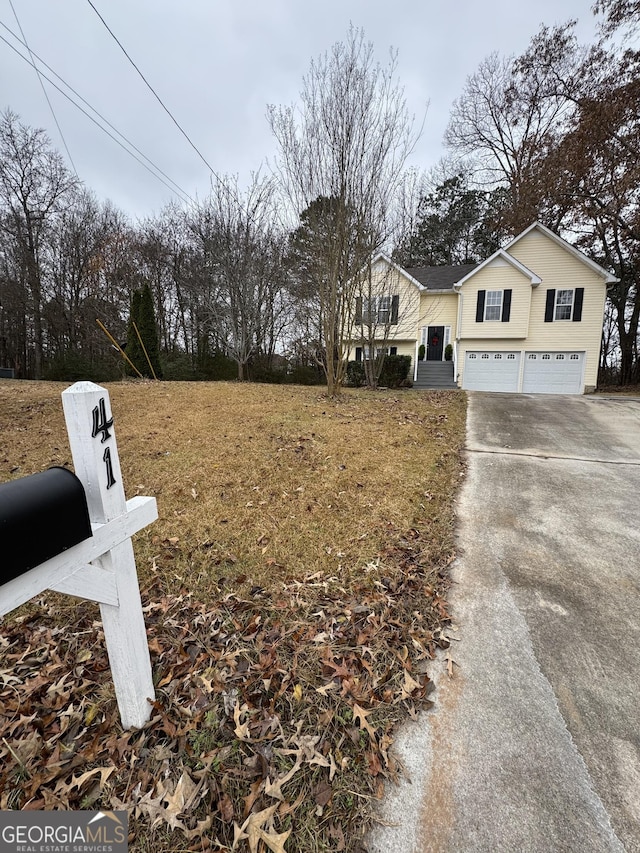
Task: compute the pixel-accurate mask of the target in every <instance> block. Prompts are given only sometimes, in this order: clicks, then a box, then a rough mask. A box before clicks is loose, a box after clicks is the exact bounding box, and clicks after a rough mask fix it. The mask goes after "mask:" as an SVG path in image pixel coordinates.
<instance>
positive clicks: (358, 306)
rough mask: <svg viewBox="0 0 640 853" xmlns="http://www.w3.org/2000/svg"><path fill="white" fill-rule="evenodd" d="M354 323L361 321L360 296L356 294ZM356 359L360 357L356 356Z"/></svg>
mask: <svg viewBox="0 0 640 853" xmlns="http://www.w3.org/2000/svg"><path fill="white" fill-rule="evenodd" d="M356 323H357V324H358V325H360V324H361V323H362V296H356ZM356 361H360V359H359V358H356Z"/></svg>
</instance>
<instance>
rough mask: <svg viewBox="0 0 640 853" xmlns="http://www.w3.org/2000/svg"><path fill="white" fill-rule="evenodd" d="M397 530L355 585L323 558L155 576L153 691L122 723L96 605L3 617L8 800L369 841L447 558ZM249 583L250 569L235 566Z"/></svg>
mask: <svg viewBox="0 0 640 853" xmlns="http://www.w3.org/2000/svg"><path fill="white" fill-rule="evenodd" d="M427 554H428V543H427V541H426V538H425V534H424V533H422V532H420V531H418V530H416V529H412V530H409V531H407V532H406V533H405V534H404V535H402V536H398V535H396V534H393V532H392V531H390V539H389V542H388V544H387V546H386V547H385V548H384V550H382V551H381V552H380V553H379V555H378V557H377V559H376V560H375V561H373V562H371V563H370V564H369V565H367V566H366V567H365V568H364V569H363V571H362V573H361V577H360V579H359V580H358V581H356V582H353V583H351V584H350V585H349V588H348V590H347V589H345V588H344V587H341V586H340V581H339V579H338V578H336V577H330V576H322V575H321V574H320V573H317V574H315V575H312V576H310V577H309V576H308V577H301V578H300V579H299V580H293V581H288V582H284V581H283V582H282V583H280V584H279V589H277V591H274V590H275V589H276V587H275V586H274V587H272V589H271V591H269V590H266V589H264V588H261V587H259V586H251V585H250V584H251V582H248V583H247V582H245V583H244V585H243V584H242V583H239V584H236V586H235V588H234V592H232V593H227V594H225V590H224V588H222V589H220V590H219V595H218V596H217V598H212V599H211V600H209V601H208V602H207V604H206V605H204V604H203V603H201V602H199V601H197V600H195V598H194V596H193V595H192V594H190V593H189V592H188V591H186V590H185V591H183V592H182V593H181V594H175V593H173V592H172V593H171V594H169V593H167V592H166V591H164V590H163V588H162V586H161V584H160V583H159V582H157V583H150V584H149V585H148V586H147V588H146V590H145V591H144V593H143V605H144V612H145V620H146V624H147V631H148V638H149V647H150V652H151V660H152V667H153V673H154V682H155V684H156V696H155V700H154V701H153V706H152V713H151V718H150V720H149V722H148V723H147V724H146V725H145V726H144V727H143V728H142V729H139V730H138V729H134V730H129V731H123V730H122V728H121V726H120V723H119V716H118V710H117V705H116V701H115V697H114V693H113V687H112V684H111V677H110V671H109V665H108V659H107V655H106V651H105V646H104V636H103V634H102V630H101V623H100V621H99V618H98V617H99V612H98V609H97V607H95V606H94V605H91V604H88V603H87V604H85V603H82V604H79V605H78V604H74V605H70V604H69V600H68V599H62V598H61V597H58V596H54V595H48V596H47V597H43V598H41V599H39V600H37V601H35V602H33V603H32V604H31V605H29V606H28V607H26V608H25V609H24V611H23V612H22V613H21V614H20V615H19V616H18V617H17V618H15V619H13V620H12V621H11V622H10V623H9V624H7V625H5V626H0V649H1V650H2V669H1V670H0V808H2V809H80V808H90V809H97V808H102V809H127V810H128V811H129V814H130V823H129V826H130V833H131V834H130V839H129V841H130V849H132V850H140V851H142V850H156V851H157V850H185V851H186V850H207V849H214V850H217V849H220V850H232V851H246V850H249V851H251V853H255V851H267V850H268V851H273V853H278V851H321V850H338V851H340V850H344V851H357V850H362V849H363V847H362V840H361V839H362V838H363V835H364V832H365V830H366V828H367V824H368V821H369V820H370V803H371V800H372V799H373V798H379V797H380V796H381V795H382V792H383V788H384V784H385V782H386V781H387V780H392V779H394V778H395V777H396V775H397V774H398V772H400V771H401V768H399V767H398V766H397V764H396V762H395V761H394V759H393V756H392V751H391V746H392V741H393V737H392V730H393V728H394V726H395V725H396V723H397V722H398V721H399V720H402V719H406V718H407V716H408V715H415V714H416V712H417V711H418V710H419V709H421V708H425V707H428V706H429V704H430V700H429V698H428V697H429V693H430V690H431V682H430V680H429V677H428V674H427V670H428V665H429V662H430V661H431V660H432V658H433V657H434V655H435V652H436V649H437V648H438V647H441V648H445V647H447V645H448V640H447V626H448V623H449V615H448V611H447V604H446V599H445V595H446V589H447V577H448V563H449V562H450V560H451V559H452V558H451V556H449V557H443V558H442V559H441V560H440V565H434V564H433V560H432V558H431V557H430V556H427ZM240 580H242V579H240Z"/></svg>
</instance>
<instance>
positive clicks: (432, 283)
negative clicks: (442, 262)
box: [405, 264, 478, 290]
mask: <svg viewBox="0 0 640 853" xmlns="http://www.w3.org/2000/svg"><path fill="white" fill-rule="evenodd" d="M477 266H478V264H456V265H455V266H443V267H405V269H406V271H407V272H408V273H409V275H410V276H412V277H413V278H415V279H416V280H417V281H419V282H420V284H421V285H422V286H423V287H426V288H427V290H453V285H454V284H457V282H459V281H460V279H461V278H464V277H465V275H468V274H469V273H470V272H471V270H473V269H475V268H476V267H477Z"/></svg>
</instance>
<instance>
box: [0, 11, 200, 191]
mask: <svg viewBox="0 0 640 853" xmlns="http://www.w3.org/2000/svg"><path fill="white" fill-rule="evenodd" d="M0 26H2V27H4V29H5V30H7V32H9V33H10V34H11V35H12V36H13V38H15V39H16V41H18V42H19V43H20V44H22V45H23V46H24V47H27V45H26V44H25V43H24V42H23V41H22V39H20V38H19V37H18V36H17V35H16V34H15V33H14V32H13V31H12V30H11V28H10V27H8V26H7V25H6V24H5V23H3V22H2V21H0ZM0 40H2V41H3V42H4V43H5V44H6V45H8V46H9V47H10V48H11V50H13V51H14V52H15V53H17V55H18V56H19V57H20V58H21V59H24V61H25V62H27V63H29V64H30V65H32V66H33V67H34V68H36V70H37V71H38V73H39V74H41V75H42V76H43V77H44V79H45V80H47V82H49V83H50V84H51V85H52V86H53V87H54V88H55V89H57V90H58V91H59V92H60V93H61V94H62V95H64V97H65V98H66V99H67V100H68V101H70V102H71V103H72V104H73V105H74V107H76V109H78V110H80V112H81V113H83V114H84V115H85V116H86V117H87V118H88V119H89V120H90V121H92V122H93V123H94V124H95V125H96V127H98V128H100V130H101V131H102V132H103V133H106V134H107V136H108V137H109V138H110V139H112V140H113V141H114V142H115V143H116V144H117V145H119V146H120V147H121V148H122V149H123V150H124V151H126V152H127V154H129V156H130V157H133V159H134V160H136V161H137V162H138V163H139V164H140V165H141V166H143V167H144V168H145V169H146V170H147V171H148V172H149V173H150V174H151V175H153V177H154V178H156V179H157V180H159V181H160V182H161V183H162V184H164V186H166V187H167V189H168V190H170V191H171V192H172V193H174V194H178V195H180V196H181V200H182V201H187V202H191V203H193V199H192V198H191V196H190V195H189V193H188V192H186V190H183V189H182V188H181V187H180V186H179V184H177V183H176V182H175V181H174V180H173V179H172V178H170V177H169V176H168V175H167V174H166V173H165V172H164V171H163V170H162V169H161V168H160V167H159V166H157V165H156V164H155V163H154V162H153V160H151V159H150V158H149V157H147V155H146V154H144V153H143V152H142V151H141V150H140V149H139V148H138V147H137V146H136V145H134V143H133V142H131V141H130V140H129V139H128V138H127V137H126V136H125V135H124V134H123V133H121V132H120V131H119V130H118V129H117V128H116V127H114V125H113V124H111V122H110V121H109V120H108V119H106V118H105V117H104V116H103V115H102V114H101V113H100V112H98V110H96V109H95V107H93V106H92V105H91V104H90V103H89V102H88V101H87V100H86V99H85V98H83V97H82V95H80V94H79V93H78V92H77V91H76V90H75V89H74V88H73V86H70V85H69V84H68V83H67V82H66V81H65V80H64V79H63V78H62V77H61V76H60V75H59V74H58V73H57V72H56V71H54V70H53V68H51V66H49V65H48V64H47V63H46V62H45V61H44V60H43V59H42V58H41V57H40V56H38V54H37V53H35V51H33V52H32V51H30V53H33V56H35V58H36V59H37V60H38V61H39V62H40V63H42V65H44V67H45V68H47V69H48V70H49V71H51V73H52V74H53V75H55V77H57V78H58V80H60V81H61V82H62V83H63V84H64V85H65V86H66V87H67V88H68V89H69V91H71V92H73V93H74V95H75V96H76V97H77V98H79V99H80V100H81V101H82V102H83V103H84V104H86V105H87V106H88V107H89V109H90V110H92V111H93V112H94V113H95V114H96V115H97V116H99V118H100V119H101V120H102V121H103V122H105V124H107V125H108V126H109V127H110V128H111V129H112V130H113V131H114V132H115V133H117V134H118V136H120V137H121V138H122V139H124V140H125V142H126V143H127V145H129V146H131V148H133V149H134V150H135V151H137V152H138V154H140V156H141V157H144V159H145V160H146V161H147V162H148V163H150V164H151V166H152V167H153V169H155V170H156V171H155V172H154V171H153V170H152V169H151V168H149V166H148V165H147V163H143V162H142V160H141V159H140V158H139V157H136V155H135V154H134V153H133V152H132V151H130V150H129V148H127V147H126V146H125V145H123V144H122V142H120V140H119V139H116V137H115V136H113V134H111V133H109V131H108V130H107V129H106V128H105V127H103V126H102V125H101V124H100V123H99V122H98V121H96V119H95V118H94V117H93V116H92V115H90V114H89V113H88V112H87V111H86V110H84V109H83V108H82V107H81V106H80V105H79V104H78V103H76V101H74V100H73V98H72V97H71V96H70V95H68V94H67V92H65V91H64V90H63V89H61V88H60V86H58V85H57V83H55V82H54V81H53V80H52V79H51V78H50V77H48V76H47V75H46V74H45V73H44V72H43V71H41V70H39V69H37V67H36V65H35V63H34V62H33V59H31V60H29V59H28V58H27V57H26V56H24V55H23V54H22V53H20V51H19V50H18V49H17V48H16V47H15V45H13V44H11V42H10V41H8V40H7V39H6V38H4V36H2V35H0ZM27 49H28V48H27ZM156 172H157V173H158V174H156ZM160 175H164V177H165V178H166V179H167V181H169V182H170V183H171V184H173V187H172V186H169V184H168V183H167V182H166V181H164V180H163V179H162V178H161V177H160ZM174 188H175V189H174ZM176 190H177V191H178V192H177V193H176Z"/></svg>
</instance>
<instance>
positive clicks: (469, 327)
mask: <svg viewBox="0 0 640 853" xmlns="http://www.w3.org/2000/svg"><path fill="white" fill-rule="evenodd" d="M529 269H531V267H529ZM536 272H537V270H536ZM531 289H532V288H531V280H530V279H529V278H528V277H527V276H525V275H523V273H521V272H520V271H519V270H517V269H515V268H514V267H513V266H511V264H509V263H507V262H506V261H504V260H501V262H500V263H497V262H494V263H491V264H489V265H488V266H486V267H484V268H483V269H481V270H480V271H479V272H477V273H476V274H475V275H473V276H472V277H471V278H470V279H469V280H468V281H467V282H465V283H464V284H463V285H462V288H461V295H462V322H461V328H460V334H459V337H460V338H470V337H473V338H478V339H483V340H487V339H493V338H526V336H527V329H528V325H529V306H530V304H531ZM479 290H502V291H504V290H511V291H512V293H511V313H510V317H509V322H508V323H503V322H502V321H501V320H488V321H487V320H485V321H484V322H482V323H476V305H477V302H478V291H479ZM485 346H486V344H485Z"/></svg>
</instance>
